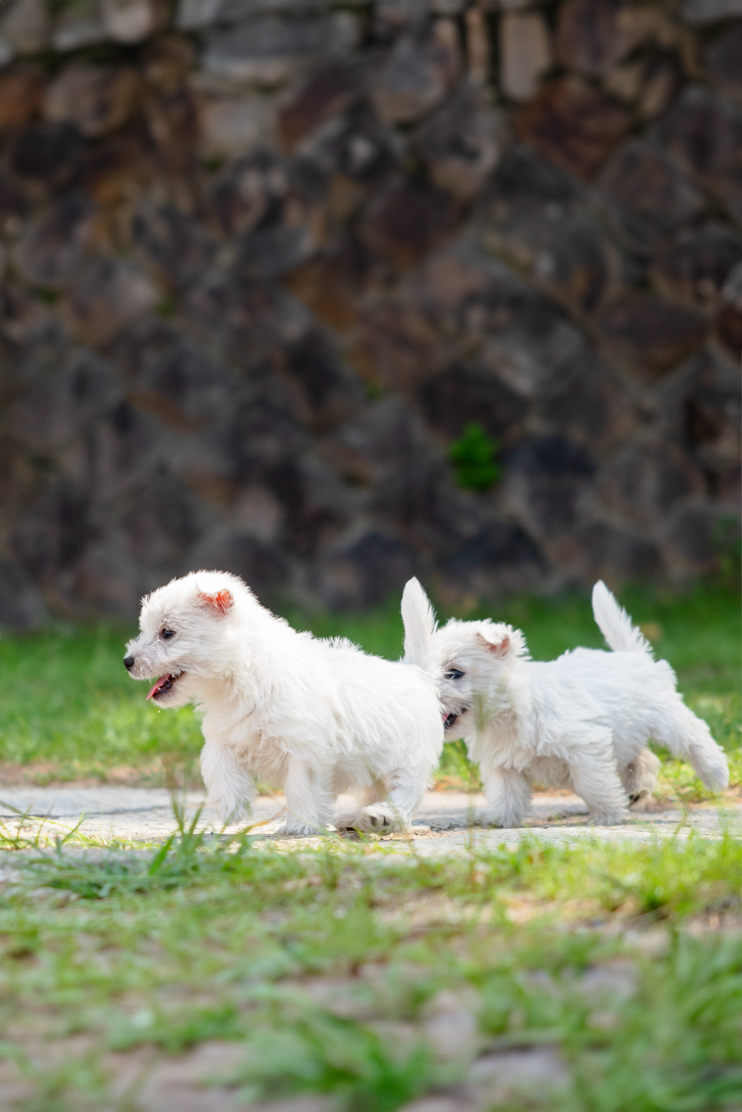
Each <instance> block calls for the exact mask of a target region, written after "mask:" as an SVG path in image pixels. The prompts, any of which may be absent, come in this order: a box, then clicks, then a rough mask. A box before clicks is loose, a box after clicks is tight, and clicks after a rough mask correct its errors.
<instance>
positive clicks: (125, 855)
mask: <svg viewBox="0 0 742 1112" xmlns="http://www.w3.org/2000/svg"><path fill="white" fill-rule="evenodd" d="M12 862H13V864H14V865H16V866H18V867H19V868H18V872H17V874H16V876H15V878H14V880H13V881H12V883H11V884H10V885H6V886H5V889H4V891H3V896H2V899H1V900H0V1069H1V1068H2V1060H3V1059H5V1060H6V1062H13V1063H15V1069H16V1070H17V1071H18V1074H19V1076H20V1077H26V1078H28V1079H29V1080H30V1081H31V1082H32V1089H33V1093H32V1095H31V1096H29V1099H28V1103H26V1104H24V1105H21V1106H19V1107H20V1108H22V1109H24V1110H26V1112H67V1110H68V1109H69V1110H71V1109H73V1108H74V1109H76V1110H77V1109H88V1108H89V1109H103V1108H105V1109H121V1112H131V1110H132V1109H134V1108H136V1107H137V1105H136V1102H135V1100H134V1099H133V1098H132V1102H131V1103H129V1104H124V1103H123V1102H122V1103H120V1104H117V1103H115V1101H114V1100H113V1099H112V1098H111V1095H110V1082H111V1078H112V1077H115V1076H116V1075H117V1071H118V1073H119V1074H121V1072H122V1071H123V1072H124V1073H125V1074H127V1075H128V1076H131V1077H132V1078H133V1081H132V1084H133V1085H134V1090H133V1091H135V1090H136V1085H137V1084H138V1081H137V1078H138V1077H139V1079H140V1080H141V1081H142V1082H144V1080H145V1079H146V1074H147V1069H148V1068H149V1066H148V1063H149V1064H151V1058H150V1057H146V1056H145V1057H144V1058H142V1057H141V1055H142V1054H143V1053H144V1052H145V1051H146V1052H147V1054H148V1055H154V1056H155V1059H156V1060H162V1059H168V1058H170V1057H172V1056H178V1055H184V1054H186V1055H187V1054H188V1052H189V1051H190V1050H191V1049H193V1048H195V1047H197V1046H198V1045H199V1044H202V1043H208V1044H209V1045H213V1044H214V1041H215V1040H216V1042H217V1044H220V1045H221V1044H226V1045H227V1046H228V1047H230V1046H231V1047H232V1048H233V1053H232V1055H231V1057H230V1059H229V1068H228V1069H226V1067H225V1068H223V1069H222V1074H223V1075H224V1076H222V1080H227V1081H228V1082H229V1083H230V1084H232V1085H233V1086H234V1087H235V1088H236V1089H237V1090H238V1091H239V1092H241V1093H242V1095H243V1097H244V1099H245V1100H248V1099H253V1098H261V1097H272V1098H275V1097H278V1096H282V1095H284V1094H292V1093H303V1092H320V1093H328V1094H332V1095H333V1096H334V1098H335V1099H336V1102H337V1103H336V1105H335V1107H336V1108H337V1109H338V1110H339V1112H386V1110H388V1112H393V1110H395V1109H397V1108H400V1107H401V1106H402V1105H404V1104H405V1103H407V1102H408V1101H410V1100H413V1099H414V1098H416V1097H417V1096H420V1095H422V1094H425V1093H428V1092H432V1091H435V1090H436V1089H437V1088H440V1087H444V1088H445V1087H446V1086H448V1085H451V1084H455V1083H460V1082H461V1081H463V1080H465V1079H466V1076H467V1073H468V1071H469V1068H470V1063H471V1060H472V1059H473V1058H475V1057H476V1056H477V1055H480V1054H482V1053H487V1052H491V1051H497V1050H503V1049H507V1048H509V1047H519V1048H529V1047H543V1046H549V1047H552V1048H555V1049H556V1050H557V1051H558V1053H559V1055H560V1057H561V1059H562V1061H563V1063H564V1067H565V1069H566V1072H567V1075H568V1082H567V1087H566V1089H563V1090H562V1091H560V1092H559V1093H557V1094H554V1093H551V1092H549V1091H539V1090H536V1091H533V1092H531V1093H530V1094H529V1096H528V1100H527V1102H526V1104H523V1103H518V1104H516V1105H513V1107H518V1108H525V1107H527V1108H528V1109H544V1110H545V1109H547V1108H548V1109H557V1110H559V1112H593V1110H596V1109H600V1110H601V1112H625V1109H626V1108H628V1107H631V1108H632V1109H635V1110H636V1112H674V1110H677V1112H685V1110H694V1109H698V1110H699V1112H712V1110H716V1109H718V1110H720V1112H721V1110H722V1109H731V1108H732V1107H736V1106H737V1105H738V1104H739V1101H740V1100H741V1099H742V1071H740V1068H739V1039H740V1011H739V992H740V988H742V934H740V933H739V932H738V933H736V934H734V933H733V934H728V933H724V932H723V931H722V932H719V931H718V929H716V928H718V927H719V925H720V924H721V925H723V921H724V918H725V917H730V916H735V917H736V921H737V922H739V914H740V876H741V875H742V847H740V843H739V841H738V840H736V839H734V838H732V837H731V836H725V837H723V838H721V839H720V840H718V841H712V842H705V841H703V840H701V839H700V838H696V837H693V836H691V837H690V838H688V839H687V840H669V841H667V842H664V843H662V844H650V845H637V844H635V843H634V844H632V845H630V846H627V845H616V844H614V845H601V844H599V843H597V842H595V843H591V842H585V843H582V844H580V845H579V846H573V847H565V846H554V845H551V846H546V845H543V844H539V842H538V840H537V839H535V838H531V839H529V840H527V841H525V842H523V843H521V844H520V845H519V846H518V847H517V848H515V849H508V848H507V847H505V846H501V847H499V848H496V849H489V850H486V849H484V848H478V846H477V843H476V839H473V841H472V843H471V845H470V847H469V849H468V850H466V851H464V852H462V853H461V854H460V855H459V856H458V857H457V858H453V857H452V858H447V859H444V860H430V859H418V858H416V857H415V855H414V853H413V854H412V855H411V856H407V855H405V856H398V855H396V854H393V853H390V852H389V851H388V850H387V849H385V848H383V847H382V846H380V845H378V844H376V845H368V846H367V845H361V846H353V845H346V844H342V845H341V844H338V843H330V844H329V845H328V846H327V847H326V848H324V849H321V850H309V851H302V852H300V853H295V852H285V851H281V850H280V849H278V848H277V847H275V846H267V845H265V844H264V845H262V846H261V845H258V844H257V843H255V842H254V841H253V840H251V838H250V837H249V836H242V837H240V838H237V839H235V840H233V841H232V842H231V843H229V844H227V843H225V842H220V841H218V840H206V839H204V837H203V836H202V835H200V834H197V833H195V832H194V831H193V829H191V830H185V829H181V832H180V834H179V835H178V836H177V837H175V838H173V840H172V841H171V842H169V843H168V844H167V846H166V847H161V848H159V849H157V850H152V851H149V852H146V853H142V852H140V853H134V852H132V851H118V852H108V853H103V854H98V855H97V856H95V857H93V858H92V859H87V860H86V859H85V858H84V857H81V856H80V855H79V854H77V855H75V854H72V853H70V852H69V851H67V850H64V849H61V850H59V851H50V852H47V853H39V852H38V851H37V850H35V849H33V848H32V849H31V850H30V851H27V852H26V853H22V852H21V853H18V852H16V853H14V854H13V856H12ZM690 922H693V923H697V924H699V925H701V924H705V926H706V927H710V928H712V929H711V930H710V932H709V931H707V932H705V933H704V932H703V931H701V932H700V933H699V932H698V931H697V930H696V931H695V934H694V932H693V931H688V929H687V926H688V924H689V923H690ZM565 927H569V928H571V929H569V930H565V929H564V928H565ZM596 973H597V976H598V983H597V987H596V985H595V978H596ZM601 976H602V977H603V979H604V980H603V981H601ZM606 976H607V978H608V980H607V983H605V977H606ZM601 985H602V987H601ZM452 1002H453V1012H454V1020H453V1022H454V1028H455V1026H456V1024H460V1023H461V1012H462V1010H463V1012H464V1013H465V1015H464V1019H468V1022H469V1024H470V1026H471V1027H472V1034H471V1038H470V1039H469V1040H467V1042H466V1044H465V1045H464V1046H463V1047H462V1046H459V1047H458V1049H456V1050H455V1052H454V1053H450V1052H449V1053H447V1052H446V1050H447V1045H446V1040H445V1039H444V1045H443V1049H441V1045H440V1039H439V1040H438V1042H436V1040H435V1038H434V1035H435V1031H434V1029H432V1028H431V1017H432V1016H435V1015H436V1014H439V1013H440V1011H441V1007H443V1011H444V1012H445V1011H446V1009H448V1011H449V1012H450V1011H451V1007H452ZM51 1048H54V1052H53V1053H52V1049H51ZM114 1052H115V1053H114ZM137 1055H139V1057H137ZM140 1075H141V1077H140ZM0 1076H1V1075H0ZM0 1091H1V1090H0ZM203 1106H204V1107H208V1106H209V1102H208V1090H206V1091H205V1092H204V1105H203Z"/></svg>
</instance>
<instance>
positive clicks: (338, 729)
mask: <svg viewBox="0 0 742 1112" xmlns="http://www.w3.org/2000/svg"><path fill="white" fill-rule="evenodd" d="M139 625H140V629H141V633H140V634H139V636H138V637H137V638H136V639H135V640H132V641H130V642H129V644H128V645H127V646H126V656H125V657H124V664H125V665H126V667H127V668H128V669H129V673H130V674H131V675H132V676H133V677H134V679H140V680H141V679H148V678H151V677H154V676H159V679H158V680H157V682H156V683H155V684H154V686H153V687H152V689H151V691H150V692H149V695H148V696H147V698H148V699H151V700H152V702H153V703H156V704H157V706H160V707H182V706H185V705H186V704H187V703H194V704H195V705H196V707H197V708H198V709H199V710H200V711H201V714H202V716H203V735H204V740H205V744H204V747H203V750H202V752H201V772H202V774H203V778H204V783H205V784H206V787H207V788H208V792H209V800H210V802H211V804H212V806H213V807H214V808H215V809H216V811H217V813H218V814H219V816H220V818H221V819H222V820H223V821H224V822H227V821H229V820H232V821H234V820H235V819H236V818H239V817H240V816H241V815H242V814H243V813H244V810H245V808H246V807H248V808H249V805H250V803H251V801H252V799H253V797H254V794H255V785H254V777H255V776H258V777H260V778H261V779H263V780H267V781H268V782H269V783H273V784H280V785H281V786H283V788H284V790H285V793H286V806H287V810H288V818H287V822H286V826H285V828H284V831H283V833H287V834H305V835H306V834H314V833H318V832H321V831H322V830H324V829H326V828H327V827H328V826H329V825H330V823H331V822H332V806H333V802H334V799H335V796H336V794H337V793H338V792H341V791H350V790H353V789H361V790H362V791H363V792H364V794H365V797H366V800H367V801H370V800H379V799H381V798H383V796H384V795H385V794H387V793H388V799H387V800H386V802H376V803H371V802H368V803H367V806H365V807H363V809H362V810H360V812H359V813H358V814H355V815H354V816H350V817H348V818H346V820H345V824H346V825H353V826H355V827H356V828H357V829H360V830H365V831H368V832H376V833H378V832H379V831H385V832H390V831H392V830H403V829H406V828H407V826H408V825H409V823H410V820H411V818H412V815H413V814H414V811H415V808H416V807H417V805H418V804H419V802H420V800H421V798H422V796H423V795H424V793H425V791H426V789H427V787H428V786H429V782H430V778H431V774H432V771H433V769H434V768H435V766H436V764H437V762H438V759H439V757H440V753H441V749H442V747H443V721H442V716H441V708H440V702H439V700H438V695H437V692H436V687H435V683H434V680H433V678H432V677H431V676H429V675H427V674H426V673H425V672H424V671H423V670H422V669H421V668H418V667H415V666H414V665H410V664H406V663H403V662H401V661H398V662H396V663H394V662H391V661H388V660H382V659H381V658H380V657H376V656H369V655H368V654H366V653H364V652H362V651H361V650H360V649H358V648H357V647H356V646H355V645H352V644H351V643H350V642H349V641H345V640H334V641H323V640H318V639H316V638H314V637H312V635H311V634H310V633H298V632H297V631H296V630H294V629H292V628H291V626H290V625H289V624H288V623H287V622H285V621H284V620H283V619H282V618H277V617H276V616H275V615H274V614H271V612H270V611H269V610H266V609H265V607H263V606H261V605H260V603H259V602H258V600H257V599H256V598H255V596H254V595H253V593H252V591H250V589H249V588H248V587H247V586H246V585H245V584H244V583H243V582H242V580H241V579H238V578H237V577H236V576H234V575H229V574H228V573H226V572H215V571H200V572H194V573H192V574H191V575H186V576H185V577H184V578H182V579H173V580H172V581H171V582H170V583H168V584H166V586H164V587H160V588H159V590H157V591H154V592H153V594H151V595H149V596H148V597H146V598H145V599H143V601H142V610H141V615H140V620H139Z"/></svg>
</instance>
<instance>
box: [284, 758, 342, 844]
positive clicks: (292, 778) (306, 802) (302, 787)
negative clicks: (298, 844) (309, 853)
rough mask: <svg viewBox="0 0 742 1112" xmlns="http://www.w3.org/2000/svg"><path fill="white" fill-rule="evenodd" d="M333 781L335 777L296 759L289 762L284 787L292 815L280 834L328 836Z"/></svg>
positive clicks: (287, 804)
mask: <svg viewBox="0 0 742 1112" xmlns="http://www.w3.org/2000/svg"><path fill="white" fill-rule="evenodd" d="M330 780H331V777H329V776H327V775H325V774H323V773H322V772H320V771H319V770H318V769H316V768H312V767H310V766H309V765H306V764H304V763H303V762H302V761H300V760H298V759H297V758H296V757H291V758H289V762H288V770H287V773H286V778H285V780H284V785H283V787H284V791H285V793H286V810H287V811H288V814H287V816H286V825H285V826H283V827H282V828H281V830H279V831H278V833H279V834H293V835H299V836H301V837H308V836H310V835H312V834H324V833H325V832H326V830H327V827H328V826H329V825H330V822H331V814H332V800H333V797H332V788H331V783H330Z"/></svg>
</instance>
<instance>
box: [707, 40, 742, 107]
mask: <svg viewBox="0 0 742 1112" xmlns="http://www.w3.org/2000/svg"><path fill="white" fill-rule="evenodd" d="M705 60H706V68H707V69H708V71H709V73H710V74H711V77H712V78H713V80H714V81H715V82H716V84H717V85H718V86H719V88H720V89H721V91H722V92H724V93H727V94H728V95H730V96H732V97H735V98H736V99H737V100H740V98H742V22H739V23H733V24H732V26H731V27H730V28H729V30H728V31H726V32H725V34H723V35H721V36H720V37H719V38H718V39H715V40H714V42H713V43H712V44H711V45H710V46H709V47H708V48H707V50H706V55H705Z"/></svg>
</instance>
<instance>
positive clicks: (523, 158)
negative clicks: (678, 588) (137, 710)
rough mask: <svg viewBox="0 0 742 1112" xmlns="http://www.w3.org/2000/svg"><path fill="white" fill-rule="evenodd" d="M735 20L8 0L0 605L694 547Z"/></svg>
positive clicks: (673, 554) (520, 578) (724, 230)
mask: <svg viewBox="0 0 742 1112" xmlns="http://www.w3.org/2000/svg"><path fill="white" fill-rule="evenodd" d="M740 17H742V0H677V2H674V0H673V2H671V0H667V2H664V3H642V2H641V0H635V2H632V3H628V2H627V3H622V2H620V0H563V2H561V3H560V2H557V0H549V2H547V3H541V4H539V3H537V2H534V3H529V2H527V0H526V2H520V0H499V3H498V2H497V0H471V2H470V0H373V2H371V0H338V2H337V3H335V2H333V0H178V2H177V4H176V5H175V6H172V7H171V6H170V5H169V3H168V2H167V0H53V2H52V0H5V2H4V3H3V5H2V7H0V63H1V68H0V237H1V238H0V276H1V277H2V283H1V284H0V337H1V339H0V344H1V347H0V391H1V395H0V396H1V397H2V425H1V427H0V433H1V435H0V622H4V623H6V624H7V623H10V624H15V625H19V626H30V625H33V624H34V623H37V622H39V621H42V620H43V619H44V617H45V615H48V614H49V613H57V614H68V615H72V616H85V615H91V614H100V613H104V614H112V615H116V614H121V615H124V614H126V615H128V614H132V613H134V612H135V611H136V608H137V604H138V600H139V597H140V595H141V594H142V593H143V592H144V591H146V590H148V589H150V588H152V587H154V586H156V585H158V584H159V583H161V582H163V581H164V580H165V579H167V578H168V577H169V576H171V575H174V574H178V573H182V572H183V571H186V570H188V569H191V568H194V567H199V566H208V567H225V568H230V569H232V570H234V571H236V572H238V573H240V574H242V575H244V577H245V578H246V579H247V580H248V582H249V583H251V584H252V585H253V586H255V588H256V589H257V590H258V591H259V592H260V593H261V594H263V595H265V596H267V597H270V596H271V595H281V594H283V595H288V596H289V597H293V598H294V599H296V600H298V601H300V602H302V603H305V604H306V603H310V604H321V605H327V606H331V607H341V606H361V607H362V606H367V605H372V604H374V603H376V602H377V601H379V600H380V599H383V598H384V597H385V596H386V595H387V594H388V593H389V592H393V591H398V590H399V588H400V586H401V584H402V582H403V581H404V580H405V578H406V577H407V576H409V575H410V574H411V573H413V572H417V573H418V574H420V575H421V576H422V577H423V578H424V579H425V581H426V582H427V583H428V584H429V585H431V586H433V587H434V588H435V589H437V590H438V591H439V592H440V594H441V595H442V596H443V597H444V598H451V599H453V598H458V599H459V600H461V599H462V598H463V599H464V600H466V599H467V598H470V597H472V596H474V595H476V596H490V597H491V596H497V595H498V594H501V593H502V592H505V591H513V590H521V589H548V590H551V589H557V588H559V587H560V586H563V585H565V584H568V583H589V582H590V581H592V580H593V579H594V578H595V577H597V576H599V575H601V576H605V577H606V578H607V579H608V580H609V581H620V580H621V579H626V578H637V577H641V578H649V579H652V580H656V581H659V582H664V583H672V582H678V581H683V580H687V579H689V578H693V577H696V576H699V575H703V574H705V573H708V572H710V571H713V570H714V568H715V567H717V566H718V562H719V557H720V554H723V550H724V547H725V546H727V547H728V546H729V545H730V544H732V543H733V541H734V528H735V527H734V516H735V515H736V514H737V512H738V500H739V420H740V389H739V361H740V349H741V348H742V230H741V229H742V20H741V19H740ZM472 422H476V423H478V424H479V425H481V426H482V427H483V429H484V430H485V432H486V433H487V435H488V436H490V437H492V438H495V439H496V440H497V442H498V445H499V459H498V464H499V467H500V470H501V475H500V477H499V480H498V481H497V482H495V483H494V484H493V485H492V486H491V487H490V488H489V489H487V490H470V489H465V488H464V487H462V486H461V485H460V484H459V482H458V481H457V471H456V469H455V468H454V466H453V465H452V463H451V461H450V455H449V453H450V446H451V444H452V443H454V442H456V441H458V439H459V438H460V437H461V435H462V433H463V432H464V431H465V430H466V429H467V427H468V426H469V425H470V424H471V423H472Z"/></svg>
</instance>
